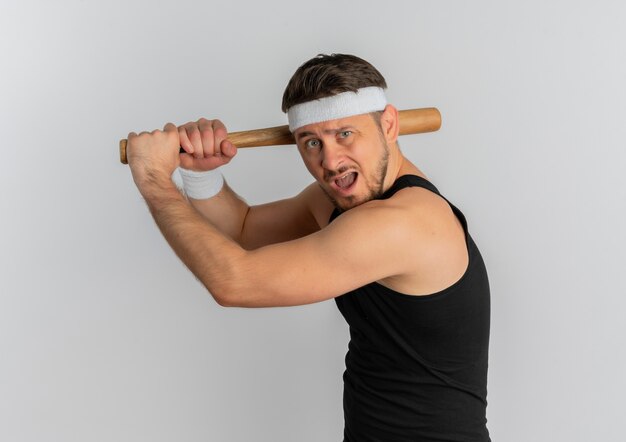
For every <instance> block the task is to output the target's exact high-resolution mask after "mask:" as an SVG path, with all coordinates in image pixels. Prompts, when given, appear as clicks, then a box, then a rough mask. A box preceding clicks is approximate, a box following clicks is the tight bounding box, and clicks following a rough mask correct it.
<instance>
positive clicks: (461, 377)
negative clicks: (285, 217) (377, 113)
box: [330, 175, 490, 442]
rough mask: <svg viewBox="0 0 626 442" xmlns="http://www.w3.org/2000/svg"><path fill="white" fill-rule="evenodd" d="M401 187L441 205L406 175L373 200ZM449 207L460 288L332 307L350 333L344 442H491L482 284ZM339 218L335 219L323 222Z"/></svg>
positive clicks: (360, 298)
mask: <svg viewBox="0 0 626 442" xmlns="http://www.w3.org/2000/svg"><path fill="white" fill-rule="evenodd" d="M405 187H423V188H425V189H428V190H430V191H432V192H434V193H436V194H437V195H440V194H439V191H438V190H437V188H436V187H435V186H434V185H432V184H431V183H430V182H429V181H427V180H425V179H423V178H421V177H418V176H413V175H405V176H401V177H400V178H398V180H397V181H396V182H395V183H394V184H393V186H392V187H391V188H390V189H389V190H387V191H386V192H385V193H384V194H383V195H382V196H381V197H380V198H379V199H387V198H390V197H392V196H393V195H394V194H395V193H396V192H397V191H398V190H400V189H403V188H405ZM446 201H447V200H446ZM448 204H450V203H449V202H448ZM450 206H451V208H452V210H453V212H454V214H455V215H456V216H457V218H458V219H459V220H460V222H461V224H462V225H463V229H464V230H465V238H466V245H467V249H468V254H469V264H468V267H467V269H466V271H465V274H464V275H463V276H462V277H461V279H460V280H459V281H457V282H456V283H455V284H453V285H452V286H450V287H448V288H447V289H445V290H442V291H440V292H438V293H434V294H431V295H426V296H411V295H407V294H402V293H398V292H396V291H393V290H391V289H389V288H386V287H384V286H382V285H380V284H378V283H376V282H373V283H371V284H368V285H366V286H364V287H360V288H358V289H356V290H354V291H352V292H349V293H346V294H345V295H342V296H339V297H337V298H335V301H336V303H337V306H338V307H339V310H340V311H341V314H342V315H343V316H344V318H345V319H346V321H347V322H348V325H349V326H350V343H349V345H348V353H347V355H346V370H345V373H344V376H343V380H344V399H343V402H344V404H343V405H344V419H345V427H344V441H345V442H368V441H372V442H373V441H376V442H400V441H402V442H408V441H411V442H414V441H420V442H421V441H462V442H470V441H480V442H485V441H490V438H489V432H488V430H487V425H486V406H487V356H488V347H489V321H490V294H489V282H488V280H487V272H486V269H485V265H484V262H483V259H482V257H481V255H480V252H479V251H478V248H477V247H476V244H475V243H474V241H473V240H472V238H471V236H470V235H469V233H468V230H467V222H466V220H465V217H464V216H463V214H462V213H461V212H460V211H459V210H458V209H457V208H456V207H454V206H453V205H452V204H450ZM337 216H339V212H338V211H335V212H333V214H332V215H331V218H330V220H331V222H332V220H333V219H335V218H336V217H337ZM414 247H419V244H415V245H414Z"/></svg>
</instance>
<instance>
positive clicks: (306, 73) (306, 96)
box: [282, 54, 387, 112]
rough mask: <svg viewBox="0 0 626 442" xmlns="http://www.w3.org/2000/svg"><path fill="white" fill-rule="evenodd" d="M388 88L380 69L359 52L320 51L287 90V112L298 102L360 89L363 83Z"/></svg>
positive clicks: (284, 104) (289, 84) (306, 64)
mask: <svg viewBox="0 0 626 442" xmlns="http://www.w3.org/2000/svg"><path fill="white" fill-rule="evenodd" d="M370 86H377V87H380V88H383V89H386V88H387V82H386V81H385V78H384V77H383V76H382V75H381V73H380V72H378V70H377V69H376V68H375V67H374V66H372V65H371V64H370V63H368V62H367V61H365V60H363V59H362V58H359V57H357V56H355V55H348V54H330V55H327V54H319V55H318V56H317V57H313V58H312V59H310V60H309V61H307V62H305V63H304V64H303V65H302V66H300V67H299V68H298V69H297V70H296V72H295V73H294V74H293V75H292V77H291V79H290V80H289V83H288V84H287V87H286V88H285V92H284V93H283V103H282V109H283V112H287V110H288V109H289V108H290V107H291V106H294V105H296V104H300V103H305V102H307V101H311V100H317V99H320V98H324V97H331V96H333V95H337V94H340V93H342V92H356V91H357V90H358V89H360V88H363V87H370Z"/></svg>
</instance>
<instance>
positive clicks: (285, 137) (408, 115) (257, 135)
mask: <svg viewBox="0 0 626 442" xmlns="http://www.w3.org/2000/svg"><path fill="white" fill-rule="evenodd" d="M398 116H399V119H400V135H409V134H419V133H425V132H434V131H437V130H439V128H440V127H441V114H440V113H439V110H437V108H434V107H427V108H422V109H407V110H401V111H399V113H398ZM228 140H230V142H232V143H233V144H234V145H235V146H236V147H237V148H245V147H260V146H284V145H288V144H296V141H295V139H294V138H293V135H292V133H291V132H290V131H289V126H276V127H268V128H265V129H253V130H245V131H241V132H231V133H229V134H228ZM127 142H128V141H127V140H126V139H122V140H120V162H121V163H122V164H128V157H127V156H126V145H127ZM180 152H181V153H183V152H184V150H183V149H182V148H181V149H180Z"/></svg>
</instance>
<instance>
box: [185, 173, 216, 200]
mask: <svg viewBox="0 0 626 442" xmlns="http://www.w3.org/2000/svg"><path fill="white" fill-rule="evenodd" d="M179 172H180V176H181V178H182V179H183V188H184V190H185V194H186V195H187V196H188V197H190V198H193V199H197V200H204V199H208V198H211V197H214V196H215V195H217V194H218V193H219V192H220V190H222V187H223V186H224V177H223V176H222V173H221V172H220V171H219V170H218V169H213V170H207V171H206V172H196V171H193V170H187V169H183V168H182V167H181V168H179Z"/></svg>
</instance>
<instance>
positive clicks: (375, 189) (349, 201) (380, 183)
mask: <svg viewBox="0 0 626 442" xmlns="http://www.w3.org/2000/svg"><path fill="white" fill-rule="evenodd" d="M381 143H382V145H383V155H382V157H381V159H380V161H379V162H378V166H377V167H376V169H375V172H374V173H373V174H372V175H371V176H370V179H371V184H369V185H368V187H367V194H366V195H365V196H364V197H359V196H358V195H350V196H348V197H346V198H344V201H345V202H343V203H341V202H339V201H338V200H336V199H335V198H333V197H332V195H331V194H330V192H329V191H328V190H327V189H326V188H325V187H324V186H322V185H320V187H321V188H322V190H323V191H324V193H325V194H326V196H328V198H329V199H330V201H331V202H332V203H333V205H334V206H335V207H336V208H337V210H338V211H339V213H343V212H345V211H346V210H349V209H352V208H354V207H356V206H359V205H361V204H363V203H366V202H368V201H372V200H375V199H378V198H380V197H381V196H382V194H383V193H384V186H385V178H386V177H387V166H388V165H389V145H388V144H387V142H386V141H385V140H381ZM346 170H348V169H347V168H346V169H343V170H342V169H339V170H338V171H337V173H335V174H333V175H340V174H342V173H343V172H345V171H346ZM361 178H362V176H361V174H360V173H359V176H358V177H357V179H361Z"/></svg>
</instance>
